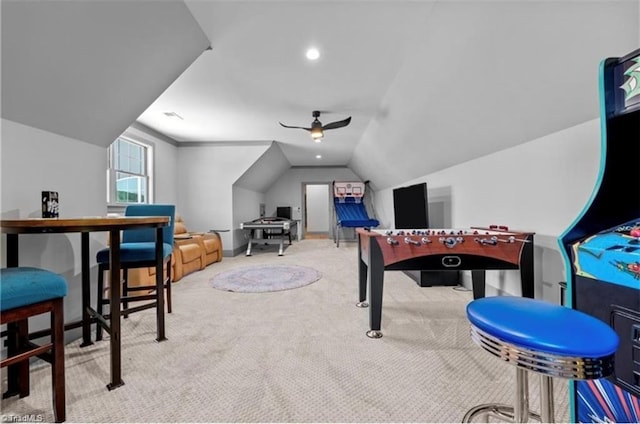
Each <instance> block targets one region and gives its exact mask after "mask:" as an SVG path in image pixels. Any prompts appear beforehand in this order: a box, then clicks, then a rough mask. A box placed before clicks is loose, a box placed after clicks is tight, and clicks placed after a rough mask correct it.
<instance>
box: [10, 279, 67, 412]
mask: <svg viewBox="0 0 640 424" xmlns="http://www.w3.org/2000/svg"><path fill="white" fill-rule="evenodd" d="M66 295H67V282H66V281H65V279H64V278H63V277H61V276H60V275H58V274H56V273H53V272H51V271H47V270H44V269H40V268H31V267H17V268H3V269H2V270H0V311H1V314H0V324H3V325H4V324H7V358H6V359H3V360H2V361H0V367H2V368H4V367H7V366H8V367H9V374H8V380H9V381H8V390H7V392H6V393H5V394H4V395H3V397H5V398H7V397H11V396H14V395H20V397H21V398H22V397H26V396H29V359H30V358H32V357H34V356H37V357H38V358H40V359H42V360H44V361H46V362H48V363H50V364H51V380H52V388H53V390H52V397H53V411H54V418H55V421H56V422H63V421H64V420H65V419H66V414H65V409H66V408H65V380H64V307H63V299H64V297H65V296H66ZM44 313H49V314H50V316H51V341H50V342H49V343H46V344H42V345H36V344H34V343H32V342H30V341H29V317H32V316H36V315H40V314H44Z"/></svg>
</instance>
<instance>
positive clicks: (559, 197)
mask: <svg viewBox="0 0 640 424" xmlns="http://www.w3.org/2000/svg"><path fill="white" fill-rule="evenodd" d="M599 166H600V121H599V120H598V119H596V120H591V121H588V122H586V123H584V124H581V125H577V126H575V127H572V128H568V129H565V130H563V131H559V132H557V133H554V134H550V135H548V136H545V137H541V138H539V139H537V140H533V141H530V142H528V143H525V144H522V145H520V146H517V147H514V148H511V149H507V150H503V151H500V152H497V153H494V154H491V155H488V156H485V157H482V158H479V159H476V160H473V161H470V162H467V163H463V164H460V165H457V166H453V167H451V168H448V169H445V170H443V171H440V172H436V173H433V174H429V175H425V176H424V177H421V178H419V179H416V180H412V181H409V182H406V183H404V184H401V186H404V185H408V184H413V183H418V182H423V181H426V182H427V186H428V188H429V197H430V199H431V198H432V197H439V198H443V197H447V196H448V197H449V199H448V200H449V201H450V204H451V215H452V216H451V223H452V226H453V227H457V228H466V227H470V226H487V225H490V224H499V225H507V226H509V227H510V228H512V229H517V230H526V231H533V232H535V233H536V235H535V252H534V255H535V283H536V287H535V295H536V297H540V298H545V299H547V300H550V301H556V302H559V289H558V286H557V282H558V281H562V280H564V275H565V274H564V264H563V262H562V258H561V256H560V252H559V246H558V244H557V238H558V236H559V235H560V234H562V232H563V231H564V230H565V229H566V228H567V227H568V226H569V225H570V224H571V223H572V222H573V220H574V219H575V218H576V216H577V215H578V214H579V213H580V211H581V210H582V208H583V207H584V205H585V203H586V202H587V200H588V199H589V197H590V196H591V193H592V191H593V188H594V185H595V182H596V178H597V175H598V171H599ZM376 209H377V213H378V215H379V219H380V220H381V228H389V227H392V225H393V190H392V188H390V189H385V190H381V191H379V192H377V193H376ZM497 290H500V291H502V292H506V293H509V294H514V295H519V294H520V278H519V273H518V272H517V271H489V272H487V294H488V295H490V294H495V293H496V291H497Z"/></svg>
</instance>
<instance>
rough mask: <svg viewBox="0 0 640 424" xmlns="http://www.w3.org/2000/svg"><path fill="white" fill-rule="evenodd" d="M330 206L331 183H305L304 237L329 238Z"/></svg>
mask: <svg viewBox="0 0 640 424" xmlns="http://www.w3.org/2000/svg"><path fill="white" fill-rule="evenodd" d="M329 206H330V203H329V184H327V183H318V184H310V183H307V184H304V213H305V216H304V233H303V235H304V238H306V239H328V238H329V233H330V231H329V229H330V222H329V221H330V219H331V213H330V212H331V211H330V209H329Z"/></svg>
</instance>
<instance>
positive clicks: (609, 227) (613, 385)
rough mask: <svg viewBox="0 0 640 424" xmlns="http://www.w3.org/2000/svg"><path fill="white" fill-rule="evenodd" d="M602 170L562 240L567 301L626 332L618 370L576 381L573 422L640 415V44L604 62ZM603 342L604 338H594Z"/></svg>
mask: <svg viewBox="0 0 640 424" xmlns="http://www.w3.org/2000/svg"><path fill="white" fill-rule="evenodd" d="M599 78H600V81H599V84H600V87H599V91H600V113H601V118H600V119H601V152H602V153H601V159H600V172H599V175H598V179H597V182H596V186H595V188H594V191H593V193H592V195H591V198H590V199H589V201H588V203H587V205H586V206H585V207H584V209H583V211H582V212H581V214H580V215H579V216H578V217H577V218H576V219H575V221H574V222H573V224H572V225H571V226H570V227H569V228H568V229H567V230H566V231H565V232H564V234H562V235H561V236H560V237H559V239H558V242H559V244H560V248H561V249H560V250H561V252H562V255H563V257H564V260H565V270H566V274H567V299H566V301H567V303H568V304H569V305H571V307H572V308H573V309H577V310H580V311H582V312H585V313H587V314H589V315H592V316H595V317H597V318H599V319H601V320H602V321H604V322H606V323H607V324H609V325H610V326H611V327H612V328H613V329H614V330H615V331H616V333H617V334H618V336H619V337H620V346H619V348H618V351H617V352H616V357H615V371H614V374H613V375H612V376H611V377H608V378H606V379H600V380H595V381H588V382H587V381H576V382H572V383H571V384H570V400H571V418H572V421H573V422H640V166H639V165H638V161H639V159H640V50H636V51H634V52H633V53H631V54H629V55H627V56H625V57H623V58H609V59H605V60H603V61H602V62H601V64H600V77H599ZM594 343H597V340H594Z"/></svg>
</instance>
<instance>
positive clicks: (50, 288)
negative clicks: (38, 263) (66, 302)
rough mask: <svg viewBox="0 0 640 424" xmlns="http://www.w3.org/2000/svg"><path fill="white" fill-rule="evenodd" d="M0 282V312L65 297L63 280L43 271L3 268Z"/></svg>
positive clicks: (24, 268) (52, 273)
mask: <svg viewBox="0 0 640 424" xmlns="http://www.w3.org/2000/svg"><path fill="white" fill-rule="evenodd" d="M0 281H1V282H2V284H0V311H2V312H4V311H7V310H9V309H14V308H19V307H21V306H25V305H32V304H34V303H39V302H42V301H45V300H50V299H55V298H57V297H64V296H66V295H67V282H66V281H65V279H64V278H63V277H62V276H60V275H58V274H56V273H54V272H51V271H47V270H45V269H40V268H32V267H18V268H3V269H2V270H0Z"/></svg>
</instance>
